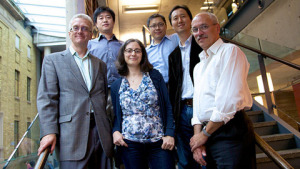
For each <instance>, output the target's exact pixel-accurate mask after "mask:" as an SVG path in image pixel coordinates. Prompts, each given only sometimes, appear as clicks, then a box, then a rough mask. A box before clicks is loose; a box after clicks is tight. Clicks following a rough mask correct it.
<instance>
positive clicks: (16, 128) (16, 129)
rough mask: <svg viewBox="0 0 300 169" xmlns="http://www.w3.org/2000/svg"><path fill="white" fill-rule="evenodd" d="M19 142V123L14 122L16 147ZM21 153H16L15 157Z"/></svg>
mask: <svg viewBox="0 0 300 169" xmlns="http://www.w3.org/2000/svg"><path fill="white" fill-rule="evenodd" d="M18 142H19V121H17V120H15V121H14V147H16V146H17V145H18ZM18 152H19V151H16V153H15V157H18V156H19V153H18Z"/></svg>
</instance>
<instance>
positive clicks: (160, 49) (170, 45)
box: [146, 14, 178, 83]
mask: <svg viewBox="0 0 300 169" xmlns="http://www.w3.org/2000/svg"><path fill="white" fill-rule="evenodd" d="M147 27H148V28H149V31H150V34H151V36H152V37H153V40H152V42H151V44H150V46H149V47H147V49H146V51H147V54H148V60H149V62H150V63H151V64H152V65H153V67H154V68H155V69H157V70H158V71H159V72H160V73H161V74H162V75H163V78H164V81H165V83H168V81H169V74H168V72H169V66H168V65H169V63H168V62H169V59H168V58H169V55H170V53H171V52H172V51H173V50H174V49H175V47H176V46H177V45H178V36H177V34H172V35H170V36H167V35H166V31H167V23H166V19H165V17H164V16H162V15H160V14H153V15H151V16H150V17H149V18H148V20H147Z"/></svg>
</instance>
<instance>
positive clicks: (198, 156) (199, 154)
mask: <svg viewBox="0 0 300 169" xmlns="http://www.w3.org/2000/svg"><path fill="white" fill-rule="evenodd" d="M203 156H206V149H205V146H200V147H198V148H196V149H195V150H194V151H193V157H194V159H195V161H197V163H199V164H200V165H204V166H206V161H205V160H204V159H203Z"/></svg>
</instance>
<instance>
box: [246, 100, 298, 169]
mask: <svg viewBox="0 0 300 169" xmlns="http://www.w3.org/2000/svg"><path fill="white" fill-rule="evenodd" d="M266 112H267V110H266V109H265V108H264V107H262V106H260V105H259V104H258V103H254V105H253V107H252V111H248V112H247V114H248V116H249V118H250V119H251V120H252V122H253V127H254V131H255V132H256V133H257V134H258V135H259V136H261V137H262V139H263V140H265V141H266V142H267V143H268V144H269V145H270V146H271V147H272V148H273V149H274V150H275V151H276V152H277V153H279V155H280V156H282V157H283V158H284V159H285V160H286V161H287V162H288V163H289V164H290V165H292V166H293V167H294V168H295V169H300V133H299V132H298V131H296V130H295V129H294V128H292V127H290V126H289V125H288V124H287V123H286V122H284V121H282V120H281V119H280V118H278V117H277V116H275V115H272V114H271V115H270V114H268V113H266ZM256 163H257V168H258V169H276V168H279V167H278V166H277V165H276V164H275V163H274V162H273V161H272V160H271V159H270V158H269V157H268V156H267V155H266V154H265V153H263V152H262V150H260V148H258V147H257V146H256Z"/></svg>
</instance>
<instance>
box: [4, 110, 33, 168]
mask: <svg viewBox="0 0 300 169" xmlns="http://www.w3.org/2000/svg"><path fill="white" fill-rule="evenodd" d="M38 116H39V114H36V116H35V117H34V119H33V120H32V122H31V123H30V125H29V127H28V128H27V130H26V132H25V133H24V134H23V136H22V138H21V140H20V141H19V143H18V144H17V146H16V147H15V149H14V151H13V152H12V153H11V155H10V156H9V158H8V160H7V161H6V163H5V165H4V167H3V169H5V168H6V167H7V166H8V164H9V163H10V161H11V159H12V157H13V156H14V155H15V153H16V152H17V150H18V149H19V147H20V145H21V143H22V142H23V140H24V138H25V137H26V135H27V133H28V132H29V130H30V128H31V127H32V125H33V124H34V122H35V120H36V119H37V117H38Z"/></svg>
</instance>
